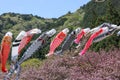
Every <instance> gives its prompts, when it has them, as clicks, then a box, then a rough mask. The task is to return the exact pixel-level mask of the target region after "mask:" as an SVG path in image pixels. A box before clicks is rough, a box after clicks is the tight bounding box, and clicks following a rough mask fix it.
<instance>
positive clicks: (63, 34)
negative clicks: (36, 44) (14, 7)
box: [46, 28, 69, 56]
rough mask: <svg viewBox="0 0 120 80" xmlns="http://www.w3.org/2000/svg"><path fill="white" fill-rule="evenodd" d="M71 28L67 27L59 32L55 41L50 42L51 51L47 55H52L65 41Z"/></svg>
mask: <svg viewBox="0 0 120 80" xmlns="http://www.w3.org/2000/svg"><path fill="white" fill-rule="evenodd" d="M68 32H69V30H68V29H67V28H66V29H64V30H62V31H61V32H59V33H58V34H57V36H56V37H55V38H54V39H53V41H52V42H51V44H50V51H49V53H48V54H47V55H46V56H50V55H52V54H53V53H54V51H55V49H56V48H57V47H58V46H59V45H60V44H61V43H62V42H63V40H64V39H65V38H66V36H67V33H68Z"/></svg>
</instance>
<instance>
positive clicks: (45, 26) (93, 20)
mask: <svg viewBox="0 0 120 80" xmlns="http://www.w3.org/2000/svg"><path fill="white" fill-rule="evenodd" d="M119 4H120V0H106V1H105V2H102V3H97V2H94V1H90V2H89V3H87V4H86V5H83V6H82V7H80V8H79V9H78V10H76V11H75V12H73V13H71V12H68V13H67V14H65V15H63V16H61V17H59V18H51V19H47V18H42V17H39V16H36V15H32V14H19V13H4V14H2V15H0V40H1V39H2V37H3V36H4V34H5V33H6V32H7V31H11V32H13V34H14V38H15V37H16V36H17V34H18V33H19V32H20V31H21V30H25V31H28V30H30V29H32V28H39V29H41V30H42V31H47V30H49V29H51V28H55V29H57V31H60V30H62V29H63V28H66V27H68V28H69V29H70V30H73V29H75V28H77V27H82V28H85V27H90V28H93V27H96V26H98V25H100V24H102V23H104V22H109V23H113V24H116V25H120V5H119ZM111 46H113V47H120V40H119V37H116V34H115V35H113V36H111V37H109V38H107V39H105V40H103V41H101V42H100V43H97V44H94V45H93V46H92V48H91V49H93V50H95V51H99V50H100V48H104V49H106V50H109V49H110V48H111Z"/></svg>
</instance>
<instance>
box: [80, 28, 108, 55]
mask: <svg viewBox="0 0 120 80" xmlns="http://www.w3.org/2000/svg"><path fill="white" fill-rule="evenodd" d="M104 29H107V28H106V27H105V28H100V29H99V30H98V31H97V32H95V33H93V34H92V35H91V36H90V38H89V40H88V41H87V43H86V45H85V47H84V49H83V50H82V51H81V53H79V55H83V54H85V52H86V51H87V50H88V48H89V47H90V46H91V44H92V42H93V39H94V38H96V37H97V36H98V35H100V34H101V33H102V32H103V31H104Z"/></svg>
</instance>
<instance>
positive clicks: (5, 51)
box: [0, 32, 12, 72]
mask: <svg viewBox="0 0 120 80" xmlns="http://www.w3.org/2000/svg"><path fill="white" fill-rule="evenodd" d="M11 41H12V33H11V32H7V33H6V35H5V36H4V37H3V39H2V43H1V50H0V53H1V56H0V57H1V68H2V72H7V68H6V63H7V60H8V57H9V53H10V48H11Z"/></svg>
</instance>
